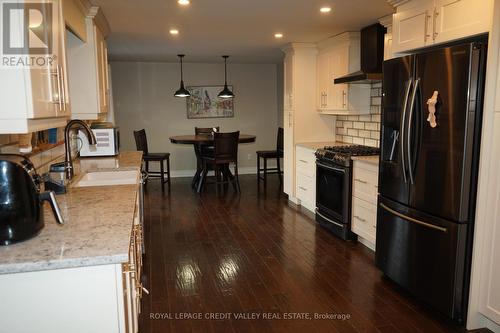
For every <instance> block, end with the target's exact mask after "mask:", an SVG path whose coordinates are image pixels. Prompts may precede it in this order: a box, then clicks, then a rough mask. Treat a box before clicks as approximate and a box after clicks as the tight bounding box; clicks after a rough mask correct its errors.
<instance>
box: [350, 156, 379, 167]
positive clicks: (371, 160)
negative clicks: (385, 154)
mask: <svg viewBox="0 0 500 333" xmlns="http://www.w3.org/2000/svg"><path fill="white" fill-rule="evenodd" d="M351 159H352V160H353V161H364V162H367V163H371V164H375V165H378V162H379V155H372V156H352V157H351Z"/></svg>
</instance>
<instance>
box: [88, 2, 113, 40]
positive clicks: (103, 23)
mask: <svg viewBox="0 0 500 333" xmlns="http://www.w3.org/2000/svg"><path fill="white" fill-rule="evenodd" d="M87 17H88V18H91V19H93V20H94V23H95V25H96V26H97V27H98V28H99V30H101V32H102V34H103V36H104V38H106V37H107V36H108V35H109V33H110V32H111V28H110V27H109V23H108V20H107V19H106V16H104V14H103V12H102V10H101V8H100V7H98V6H91V7H90V8H89V10H88V13H87Z"/></svg>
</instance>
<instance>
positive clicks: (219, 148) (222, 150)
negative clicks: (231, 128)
mask: <svg viewBox="0 0 500 333" xmlns="http://www.w3.org/2000/svg"><path fill="white" fill-rule="evenodd" d="M239 137H240V132H239V131H237V132H229V133H219V132H215V133H214V154H213V156H209V155H206V156H203V155H202V157H201V160H202V164H203V171H202V174H201V179H200V181H199V183H198V193H201V192H202V190H203V186H204V185H205V181H206V178H207V173H208V171H209V167H212V168H213V170H214V171H215V182H214V183H215V184H216V185H217V187H218V186H219V185H222V184H229V183H232V184H233V188H234V190H235V191H237V192H241V188H240V181H239V177H238V142H239ZM230 164H234V175H233V174H232V173H231V171H230V169H229V165H230ZM221 173H222V174H223V175H224V178H223V179H221V178H222V177H221Z"/></svg>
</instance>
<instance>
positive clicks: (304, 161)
mask: <svg viewBox="0 0 500 333" xmlns="http://www.w3.org/2000/svg"><path fill="white" fill-rule="evenodd" d="M299 162H302V163H306V164H307V163H308V162H307V161H306V160H299Z"/></svg>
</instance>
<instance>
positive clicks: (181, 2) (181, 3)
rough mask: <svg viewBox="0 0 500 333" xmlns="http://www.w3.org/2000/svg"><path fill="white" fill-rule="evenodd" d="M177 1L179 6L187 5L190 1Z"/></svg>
mask: <svg viewBox="0 0 500 333" xmlns="http://www.w3.org/2000/svg"><path fill="white" fill-rule="evenodd" d="M177 3H178V4H179V5H181V6H187V5H189V4H190V3H191V1H189V0H177Z"/></svg>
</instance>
